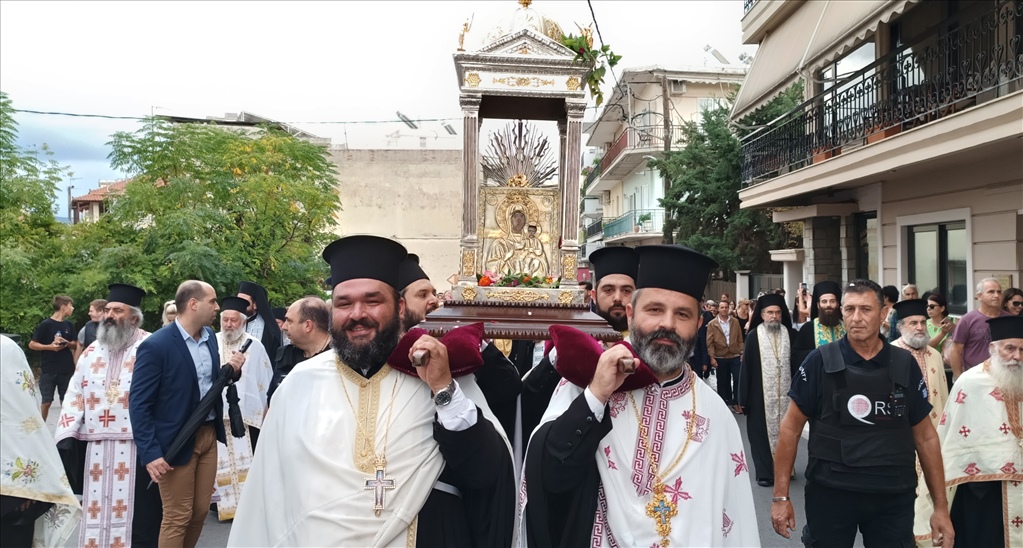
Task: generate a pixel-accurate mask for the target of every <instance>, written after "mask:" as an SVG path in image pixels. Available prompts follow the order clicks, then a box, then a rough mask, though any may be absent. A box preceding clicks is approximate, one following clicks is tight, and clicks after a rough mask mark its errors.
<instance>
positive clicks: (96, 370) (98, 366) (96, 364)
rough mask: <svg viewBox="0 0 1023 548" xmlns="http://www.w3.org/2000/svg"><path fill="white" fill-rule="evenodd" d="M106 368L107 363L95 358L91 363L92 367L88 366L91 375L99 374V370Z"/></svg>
mask: <svg viewBox="0 0 1023 548" xmlns="http://www.w3.org/2000/svg"><path fill="white" fill-rule="evenodd" d="M106 366H107V362H105V361H103V358H99V357H97V358H96V361H94V362H92V365H91V366H90V367H92V374H93V375H95V374H96V373H99V370H100V369H103V368H104V367H106Z"/></svg>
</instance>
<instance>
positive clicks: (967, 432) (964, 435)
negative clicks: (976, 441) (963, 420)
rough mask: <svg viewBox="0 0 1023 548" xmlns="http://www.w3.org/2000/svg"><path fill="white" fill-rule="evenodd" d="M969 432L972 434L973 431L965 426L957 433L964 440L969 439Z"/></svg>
mask: <svg viewBox="0 0 1023 548" xmlns="http://www.w3.org/2000/svg"><path fill="white" fill-rule="evenodd" d="M970 432H973V430H970V429H969V428H967V427H966V425H965V424H964V425H963V427H962V428H960V429H959V433H960V434H962V435H963V437H964V438H968V437H970Z"/></svg>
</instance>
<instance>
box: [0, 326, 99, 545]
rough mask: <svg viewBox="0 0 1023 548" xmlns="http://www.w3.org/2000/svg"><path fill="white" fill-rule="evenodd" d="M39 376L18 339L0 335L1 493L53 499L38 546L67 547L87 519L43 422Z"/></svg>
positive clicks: (39, 525) (39, 526) (38, 527)
mask: <svg viewBox="0 0 1023 548" xmlns="http://www.w3.org/2000/svg"><path fill="white" fill-rule="evenodd" d="M39 404H40V397H39V390H37V388H36V379H35V376H34V375H33V374H32V369H31V368H30V367H29V365H28V360H27V359H25V353H24V352H23V351H22V350H21V348H20V347H19V346H18V344H17V343H15V342H14V341H12V340H11V339H9V338H7V337H4V336H0V495H3V496H7V497H20V498H24V499H30V500H34V501H41V502H49V503H53V507H52V508H50V509H49V510H48V511H47V512H46V513H45V514H43V515H42V517H40V518H39V519H37V520H36V521H35V533H34V535H33V545H34V546H47V547H49V546H64V543H65V542H66V541H67V539H68V537H70V536H71V534H72V533H73V532H74V530H75V527H77V526H78V523H79V521H81V518H82V506H81V505H80V504H79V503H78V498H77V497H75V494H74V493H73V492H72V491H71V485H70V483H69V482H68V479H67V475H66V474H64V465H63V463H62V462H61V460H60V455H59V454H58V453H57V446H56V445H55V444H54V442H53V437H52V436H50V431H49V429H48V428H47V427H46V424H45V423H44V422H43V415H42V413H41V412H40V410H39Z"/></svg>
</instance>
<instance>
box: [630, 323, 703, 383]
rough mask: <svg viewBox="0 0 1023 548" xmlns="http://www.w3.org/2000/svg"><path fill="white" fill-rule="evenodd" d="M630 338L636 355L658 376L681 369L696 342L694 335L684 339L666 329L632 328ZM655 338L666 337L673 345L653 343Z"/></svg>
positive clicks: (684, 365)
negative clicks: (648, 330)
mask: <svg viewBox="0 0 1023 548" xmlns="http://www.w3.org/2000/svg"><path fill="white" fill-rule="evenodd" d="M631 338H632V346H633V348H634V349H635V350H636V355H638V356H639V359H641V360H643V363H645V364H646V365H647V367H649V368H650V370H651V371H653V372H654V373H655V374H657V375H659V376H665V375H671V374H674V373H678V372H680V371H682V368H683V367H686V366H687V364H686V360H688V359H689V354H691V353H692V351H693V347H694V346H695V343H696V338H695V337H693V338H692V339H689V340H685V339H683V338H682V337H681V336H679V334H678V333H676V332H674V331H670V330H667V329H658V330H656V331H652V332H650V333H643V332H642V331H639V330H637V329H635V328H633V330H632V337H631ZM655 339H667V340H669V341H671V342H673V343H675V346H672V345H667V344H661V343H655V342H654V340H655Z"/></svg>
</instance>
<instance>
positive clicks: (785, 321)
mask: <svg viewBox="0 0 1023 548" xmlns="http://www.w3.org/2000/svg"><path fill="white" fill-rule="evenodd" d="M769 306H777V307H780V308H781V324H782V325H784V326H785V327H792V316H791V315H790V314H789V309H788V307H787V306H786V305H785V297H782V296H781V295H779V294H777V293H767V294H765V295H761V296H760V298H759V299H757V306H756V308H754V309H753V313H752V314H751V315H750V320H749V321H750V326H749V330H750V331H751V332H752V331H753V330H754V329H756V328H757V326H758V325H760V324H762V323H764V318H763V316H761V314H760V313H761V312H763V311H764V309H765V308H767V307H769Z"/></svg>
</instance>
